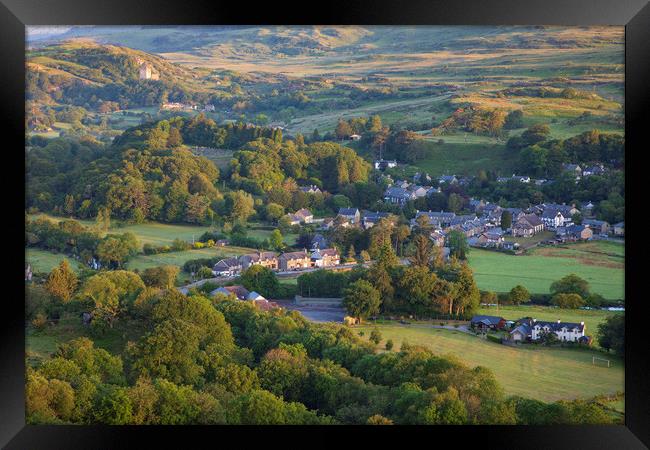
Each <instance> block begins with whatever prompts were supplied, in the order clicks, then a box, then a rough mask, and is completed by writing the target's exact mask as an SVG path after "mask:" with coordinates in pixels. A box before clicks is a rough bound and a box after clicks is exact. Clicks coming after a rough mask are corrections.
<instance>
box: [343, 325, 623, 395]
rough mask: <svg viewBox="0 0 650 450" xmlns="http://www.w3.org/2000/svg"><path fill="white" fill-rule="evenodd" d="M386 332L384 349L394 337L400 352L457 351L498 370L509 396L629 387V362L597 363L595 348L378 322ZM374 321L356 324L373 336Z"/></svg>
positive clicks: (601, 391) (475, 363)
mask: <svg viewBox="0 0 650 450" xmlns="http://www.w3.org/2000/svg"><path fill="white" fill-rule="evenodd" d="M377 327H378V328H379V331H380V332H381V334H382V341H381V343H380V344H379V347H380V348H382V349H383V348H384V345H385V343H386V340H387V339H392V340H393V342H394V344H395V346H394V348H393V350H399V349H400V347H401V344H402V342H404V341H407V342H408V343H409V344H411V345H413V344H416V345H422V346H425V347H428V348H430V349H431V350H432V351H433V352H434V353H436V354H451V355H454V356H455V357H457V358H459V359H461V360H462V361H464V362H465V363H467V364H468V365H470V366H472V367H473V366H478V365H480V366H484V367H487V368H489V369H490V370H492V371H493V372H494V374H495V376H496V378H497V380H498V381H499V383H500V384H501V386H503V388H504V390H505V392H506V394H508V395H521V396H524V397H529V398H536V399H540V400H544V401H555V400H560V399H573V398H579V397H582V398H586V397H593V396H595V395H599V394H614V393H616V392H617V391H623V390H624V363H623V361H621V360H620V359H618V358H615V357H613V356H609V358H610V359H611V360H612V367H610V368H607V367H599V366H593V365H592V356H600V357H603V354H602V353H601V352H598V351H595V350H582V349H568V348H542V347H534V346H521V347H508V346H505V345H501V344H497V343H494V342H490V341H487V340H483V339H480V338H477V337H476V336H473V335H469V334H466V333H463V332H460V331H451V330H443V329H434V328H430V327H427V326H426V325H423V326H421V327H419V326H417V325H397V324H386V325H384V324H381V325H377ZM372 328H373V325H363V326H360V327H355V328H354V330H355V331H361V330H363V331H364V338H366V339H367V338H368V337H369V335H370V331H371V330H372Z"/></svg>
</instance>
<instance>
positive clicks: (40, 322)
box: [32, 313, 47, 330]
mask: <svg viewBox="0 0 650 450" xmlns="http://www.w3.org/2000/svg"><path fill="white" fill-rule="evenodd" d="M32 325H33V326H34V328H36V329H37V330H42V329H43V328H45V325H47V317H45V314H43V313H38V314H36V317H34V319H32Z"/></svg>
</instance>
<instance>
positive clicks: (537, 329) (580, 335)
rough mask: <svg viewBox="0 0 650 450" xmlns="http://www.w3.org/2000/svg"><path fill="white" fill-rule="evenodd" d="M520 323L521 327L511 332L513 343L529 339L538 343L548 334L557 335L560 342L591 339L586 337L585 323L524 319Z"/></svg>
mask: <svg viewBox="0 0 650 450" xmlns="http://www.w3.org/2000/svg"><path fill="white" fill-rule="evenodd" d="M519 322H520V323H519V325H518V326H517V327H515V328H514V329H513V330H512V331H510V339H511V340H513V341H526V340H528V339H530V340H532V341H536V340H539V339H541V338H542V337H543V336H544V335H545V334H548V333H555V335H556V336H557V338H558V340H560V341H565V342H579V341H581V342H582V341H588V339H589V338H588V337H587V336H585V330H586V326H585V323H584V322H580V323H570V322H566V323H562V322H561V321H560V320H558V321H557V322H545V321H538V320H537V319H524V320H521V321H519Z"/></svg>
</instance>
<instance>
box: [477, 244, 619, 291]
mask: <svg viewBox="0 0 650 450" xmlns="http://www.w3.org/2000/svg"><path fill="white" fill-rule="evenodd" d="M623 251H624V247H623V245H621V244H619V243H614V242H605V241H594V242H588V243H576V244H569V245H565V246H558V247H538V248H535V249H532V250H529V251H528V252H527V253H526V254H524V255H520V256H512V255H507V254H504V253H498V252H494V251H489V250H483V249H471V251H470V253H469V264H470V266H471V267H472V270H473V271H474V277H475V279H476V283H477V284H478V286H479V288H480V289H484V290H492V291H496V292H506V291H509V290H510V289H512V288H513V287H514V286H516V285H517V284H521V285H522V286H524V287H526V288H527V289H528V290H529V291H530V292H531V293H540V294H546V293H548V292H549V288H550V286H551V283H553V282H554V281H556V280H558V279H560V278H562V277H564V276H566V275H569V274H571V273H575V274H576V275H578V276H580V277H582V278H584V279H585V280H587V281H588V282H589V286H590V288H591V291H592V292H595V293H598V294H601V295H602V296H603V297H605V298H607V299H623V298H624V295H625V289H624V288H625V285H624V275H625V272H624V255H623Z"/></svg>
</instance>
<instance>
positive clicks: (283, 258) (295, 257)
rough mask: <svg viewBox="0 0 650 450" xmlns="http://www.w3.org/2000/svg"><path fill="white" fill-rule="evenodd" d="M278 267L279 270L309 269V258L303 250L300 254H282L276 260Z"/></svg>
mask: <svg viewBox="0 0 650 450" xmlns="http://www.w3.org/2000/svg"><path fill="white" fill-rule="evenodd" d="M278 267H279V268H280V270H283V271H285V272H286V271H288V270H298V269H307V268H309V267H311V258H310V255H309V253H307V252H306V251H305V250H303V251H301V252H289V253H283V254H281V255H280V257H279V258H278Z"/></svg>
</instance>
